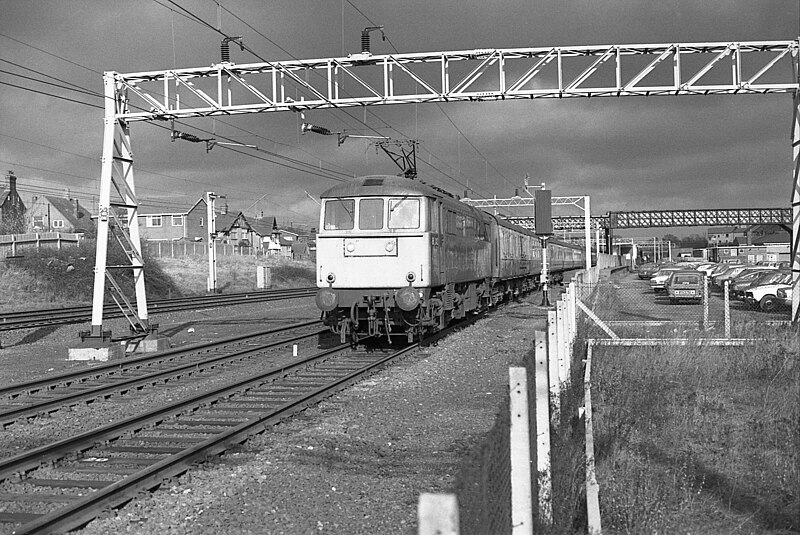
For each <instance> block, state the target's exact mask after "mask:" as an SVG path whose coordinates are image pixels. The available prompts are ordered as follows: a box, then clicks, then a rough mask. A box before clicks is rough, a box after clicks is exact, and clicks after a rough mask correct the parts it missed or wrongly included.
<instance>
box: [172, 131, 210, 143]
mask: <svg viewBox="0 0 800 535" xmlns="http://www.w3.org/2000/svg"><path fill="white" fill-rule="evenodd" d="M174 136H175V137H176V138H178V139H183V140H186V141H191V142H192V143H200V142H201V141H203V140H202V139H200V138H199V137H197V136H196V135H194V134H188V133H186V132H175V133H174Z"/></svg>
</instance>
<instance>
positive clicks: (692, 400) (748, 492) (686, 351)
mask: <svg viewBox="0 0 800 535" xmlns="http://www.w3.org/2000/svg"><path fill="white" fill-rule="evenodd" d="M762 329H765V330H769V331H770V332H768V333H767V332H763V333H762V334H763V335H764V336H763V340H762V341H761V342H759V343H758V344H757V345H755V346H744V347H674V346H672V347H663V346H662V347H636V348H631V347H603V348H596V351H595V353H594V357H593V361H594V369H593V370H592V384H593V388H592V403H593V406H594V409H595V414H594V433H595V454H596V458H597V478H598V482H599V484H600V509H601V516H602V521H603V531H604V533H706V534H714V533H720V534H722V533H776V534H777V533H780V534H784V533H797V532H798V530H799V529H800V520H798V519H800V498H799V497H798V484H800V472H799V471H798V455H799V452H800V404H799V403H798V401H800V366H798V350H797V347H798V346H797V344H798V337H797V332H796V331H794V330H792V329H789V328H786V327H782V328H770V327H764V326H762ZM554 465H555V461H554Z"/></svg>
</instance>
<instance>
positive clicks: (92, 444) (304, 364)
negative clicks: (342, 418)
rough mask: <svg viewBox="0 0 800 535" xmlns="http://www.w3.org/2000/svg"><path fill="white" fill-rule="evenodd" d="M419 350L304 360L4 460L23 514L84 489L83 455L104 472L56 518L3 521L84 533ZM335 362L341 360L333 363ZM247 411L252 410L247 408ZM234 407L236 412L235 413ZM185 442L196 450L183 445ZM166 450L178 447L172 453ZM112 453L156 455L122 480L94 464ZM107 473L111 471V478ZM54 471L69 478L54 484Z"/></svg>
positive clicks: (17, 516) (34, 529)
mask: <svg viewBox="0 0 800 535" xmlns="http://www.w3.org/2000/svg"><path fill="white" fill-rule="evenodd" d="M417 347H418V346H417V345H416V344H415V345H411V346H407V347H405V348H403V349H401V350H399V351H395V352H391V353H389V354H379V353H378V352H375V351H371V352H366V351H363V352H356V353H354V352H353V351H352V350H351V349H350V348H349V345H347V344H344V345H340V346H336V347H334V348H331V349H327V350H324V351H321V352H318V353H316V354H314V355H312V356H310V357H308V358H304V359H302V360H298V361H297V362H295V363H293V364H292V365H291V366H278V367H276V368H273V369H271V370H269V371H266V372H264V373H261V374H259V375H257V376H253V377H249V378H247V379H246V380H243V381H239V382H236V383H235V384H231V385H226V386H225V387H222V388H217V389H214V390H211V391H207V392H204V393H202V394H200V395H197V396H194V397H192V398H189V399H185V400H182V401H180V402H177V403H171V404H170V405H169V406H164V407H160V408H158V409H156V410H153V411H149V412H147V413H144V414H141V415H138V416H135V417H133V418H130V419H127V420H125V421H121V422H115V423H112V424H109V425H108V426H105V427H103V428H101V429H97V430H93V431H90V432H85V433H81V434H79V435H76V436H74V437H71V438H68V439H64V440H62V441H59V442H56V443H54V444H50V445H47V446H43V447H40V448H37V449H35V450H31V451H28V452H25V453H22V454H20V455H17V456H15V457H13V458H10V459H7V460H5V461H2V462H0V480H5V481H6V482H7V486H8V487H10V488H11V489H12V490H13V489H14V488H15V487H17V489H16V490H18V492H17V493H13V492H12V493H9V492H6V493H5V494H4V495H3V500H4V501H9V500H11V501H14V503H15V504H17V506H16V507H17V509H18V510H19V509H23V508H24V507H25V505H26V503H29V502H30V496H31V495H32V493H31V492H25V490H24V489H27V488H28V487H29V486H36V487H37V488H41V489H47V488H48V487H55V486H61V487H64V488H71V487H70V485H73V484H75V483H76V480H70V479H69V477H70V476H69V475H70V474H71V473H73V471H75V467H74V465H75V463H76V460H75V456H76V455H77V458H78V460H79V461H80V460H83V461H85V462H84V463H83V464H84V465H86V464H87V462H88V463H89V464H94V465H96V468H97V469H98V470H99V472H97V473H95V472H93V473H95V476H94V478H93V479H91V480H87V479H81V480H77V482H78V483H80V484H81V485H82V486H83V487H87V486H91V487H92V488H96V489H97V490H95V491H94V492H91V493H89V494H88V495H83V496H76V495H74V494H73V495H72V498H70V497H66V498H64V499H62V500H60V502H61V503H65V505H64V506H63V507H60V508H58V509H56V510H53V511H52V512H50V513H46V514H37V512H36V509H35V508H33V509H32V510H31V509H28V510H31V512H30V513H27V514H25V513H0V520H1V521H4V522H8V523H15V524H22V525H21V526H19V527H17V529H15V533H52V532H63V531H68V530H72V529H76V528H78V527H80V526H82V525H84V524H86V523H87V522H89V521H91V520H92V519H93V518H95V517H96V516H97V515H98V514H99V513H100V512H101V511H102V510H105V509H108V508H110V507H116V506H119V505H121V504H123V503H125V502H126V501H128V500H130V498H131V497H133V496H135V495H136V494H137V493H139V492H142V491H146V490H149V489H152V488H155V487H157V486H158V485H160V484H161V483H162V482H163V481H164V480H165V479H167V478H170V477H175V476H178V475H180V474H182V473H185V472H186V471H187V470H188V469H189V468H190V467H191V465H192V464H193V463H196V462H203V461H205V460H206V459H207V458H209V457H212V456H216V455H219V454H221V453H223V452H224V451H226V450H227V449H228V448H230V447H232V446H234V445H236V444H239V443H241V442H243V441H245V440H247V439H248V438H249V437H251V436H253V435H256V434H260V433H263V432H265V431H266V430H267V429H268V427H269V426H271V425H273V424H275V423H277V422H279V421H280V420H281V419H283V418H286V417H287V416H291V415H292V414H295V413H296V412H297V411H299V410H302V409H303V408H305V407H307V406H308V405H310V404H313V403H317V402H318V401H319V400H321V399H323V398H325V397H327V396H330V395H331V394H333V393H335V392H336V391H338V390H340V389H342V388H345V387H347V386H349V385H350V384H352V383H354V382H356V381H358V380H360V379H361V378H362V377H363V376H365V375H368V374H370V373H373V372H374V371H376V370H377V369H380V368H381V367H383V366H385V365H387V364H389V363H391V362H392V361H393V360H395V359H398V358H400V357H401V356H403V355H404V354H406V353H408V352H409V351H412V350H414V349H416V348H417ZM336 355H339V357H338V358H337V357H336ZM331 359H337V360H336V362H331ZM312 367H313V369H311V368H312ZM308 370H310V373H307V371H308ZM322 370H324V371H325V373H326V380H325V381H323V383H324V384H322V385H320V382H321V381H320V371H322ZM242 404H246V405H247V406H246V407H241V405H242ZM232 405H236V408H235V410H234V407H233V406H232ZM198 433H200V434H205V435H211V436H209V437H207V438H201V439H199V440H198V441H193V440H192V438H191V437H189V436H187V435H197V434H198ZM154 434H155V436H151V435H154ZM181 442H186V443H188V445H185V446H180V445H177V446H176V445H175V444H180V443H181ZM165 443H169V444H172V445H173V446H164V445H163V444H165ZM108 451H113V452H128V453H131V452H137V453H143V452H146V453H150V456H149V458H148V459H147V464H146V465H144V466H142V465H139V466H132V468H133V470H128V471H127V473H123V474H120V470H119V468H120V467H119V466H118V467H117V470H116V471H115V470H114V467H113V466H112V465H111V464H110V463H107V462H95V463H91V461H92V460H93V459H103V460H104V461H105V460H108V458H109V457H108ZM140 460H141V459H140ZM47 465H50V468H46V469H45V472H46V474H45V475H44V476H43V477H41V478H38V477H36V475H37V474H36V471H37V470H38V469H39V468H40V467H42V466H47ZM105 468H108V470H107V471H103V469H105ZM54 470H55V471H56V472H57V473H58V475H62V478H58V477H56V478H53V477H54V474H53V471H54ZM122 472H126V471H125V470H122ZM48 474H49V478H48ZM108 478H113V479H108ZM15 484H16V485H15ZM15 497H19V500H15Z"/></svg>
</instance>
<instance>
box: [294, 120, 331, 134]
mask: <svg viewBox="0 0 800 535" xmlns="http://www.w3.org/2000/svg"><path fill="white" fill-rule="evenodd" d="M301 128H302V130H303V132H314V133H315V134H322V135H323V136H330V135H333V132H331V131H330V130H328V129H327V128H325V127H324V126H317V125H315V124H308V123H303V125H302V127H301Z"/></svg>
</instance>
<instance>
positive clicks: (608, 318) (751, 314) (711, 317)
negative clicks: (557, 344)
mask: <svg viewBox="0 0 800 535" xmlns="http://www.w3.org/2000/svg"><path fill="white" fill-rule="evenodd" d="M699 294H700V295H694V296H691V297H690V298H685V297H680V298H675V297H674V296H673V295H672V294H670V293H668V292H667V290H665V289H663V288H658V287H654V286H653V285H652V284H651V283H650V281H649V280H646V279H639V278H638V277H637V276H636V274H634V273H628V272H627V271H619V272H617V273H616V274H614V276H613V277H611V278H610V279H609V280H606V281H601V282H600V283H599V284H597V285H587V284H579V285H578V296H579V299H581V303H582V305H583V306H584V307H585V309H583V307H582V309H583V313H582V314H581V316H582V317H583V318H585V319H586V320H587V325H586V329H587V332H586V337H587V338H614V337H619V338H645V339H651V338H674V337H683V338H685V337H689V336H692V337H705V338H723V337H724V338H730V337H731V336H748V334H747V333H748V330H751V329H752V328H753V326H754V324H758V323H780V322H785V321H789V319H790V307H789V305H787V304H785V303H783V302H777V301H776V302H775V303H774V306H771V307H769V308H768V310H764V309H762V306H761V302H762V301H763V298H759V296H756V297H757V299H755V300H752V299H751V301H750V302H748V301H746V300H743V299H742V298H741V297H745V296H741V297H740V296H733V295H732V292H731V291H730V288H729V287H728V286H727V285H723V286H721V287H720V286H715V285H713V284H711V283H710V282H709V280H708V278H705V279H704V285H703V288H702V291H700V292H699ZM770 295H771V294H770ZM750 334H752V333H750Z"/></svg>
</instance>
